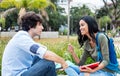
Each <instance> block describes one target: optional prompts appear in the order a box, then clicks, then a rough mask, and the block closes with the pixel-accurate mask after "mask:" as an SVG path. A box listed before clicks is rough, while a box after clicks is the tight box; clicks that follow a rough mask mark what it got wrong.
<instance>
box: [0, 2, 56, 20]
mask: <svg viewBox="0 0 120 76" xmlns="http://www.w3.org/2000/svg"><path fill="white" fill-rule="evenodd" d="M0 6H1V8H13V7H16V8H18V9H20V12H19V19H18V20H19V21H18V22H20V19H21V17H22V16H23V15H24V14H25V12H26V9H34V8H35V9H36V8H37V9H38V10H39V11H41V13H40V14H41V15H44V17H47V14H44V13H45V10H44V8H46V7H48V6H52V7H53V9H55V6H54V4H52V3H51V2H50V1H49V0H2V2H1V3H0ZM8 10H9V9H8ZM45 15H46V16H45ZM46 19H48V18H46Z"/></svg>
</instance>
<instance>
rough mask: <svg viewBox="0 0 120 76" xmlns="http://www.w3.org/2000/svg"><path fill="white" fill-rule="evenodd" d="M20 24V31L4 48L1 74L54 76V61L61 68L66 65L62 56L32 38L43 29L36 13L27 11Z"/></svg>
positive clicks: (3, 75) (9, 75) (10, 75)
mask: <svg viewBox="0 0 120 76" xmlns="http://www.w3.org/2000/svg"><path fill="white" fill-rule="evenodd" d="M21 26H22V31H19V32H17V34H16V35H15V36H14V37H13V38H12V39H11V40H10V41H9V43H8V44H7V46H6V48H5V51H4V54H3V58H2V76H56V72H55V64H54V62H57V63H60V64H61V65H62V67H63V69H65V68H67V67H68V65H67V64H66V62H65V61H64V59H63V58H61V57H60V56H58V55H56V54H55V53H53V52H51V51H49V50H48V49H47V47H45V46H43V45H41V44H39V43H36V42H35V41H34V40H33V39H32V38H33V37H35V36H36V35H40V34H41V32H42V30H43V29H44V28H43V26H42V20H41V18H40V17H39V16H38V15H37V14H35V13H34V12H27V13H26V14H25V15H24V16H23V17H22V24H21Z"/></svg>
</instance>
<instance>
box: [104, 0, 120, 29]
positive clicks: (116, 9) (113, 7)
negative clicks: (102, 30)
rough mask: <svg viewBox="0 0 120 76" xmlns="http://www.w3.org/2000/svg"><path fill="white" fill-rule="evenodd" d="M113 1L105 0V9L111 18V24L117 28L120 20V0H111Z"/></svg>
mask: <svg viewBox="0 0 120 76" xmlns="http://www.w3.org/2000/svg"><path fill="white" fill-rule="evenodd" d="M110 1H111V2H112V3H108V2H107V0H103V2H104V4H105V6H104V9H105V10H106V13H107V15H108V16H109V17H110V19H111V24H112V26H113V29H114V28H117V27H118V25H119V24H117V23H119V22H120V20H119V18H120V0H110Z"/></svg>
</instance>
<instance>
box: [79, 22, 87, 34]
mask: <svg viewBox="0 0 120 76" xmlns="http://www.w3.org/2000/svg"><path fill="white" fill-rule="evenodd" d="M79 25H80V31H81V34H82V35H87V34H89V32H88V24H87V23H86V22H85V21H84V20H80V22H79Z"/></svg>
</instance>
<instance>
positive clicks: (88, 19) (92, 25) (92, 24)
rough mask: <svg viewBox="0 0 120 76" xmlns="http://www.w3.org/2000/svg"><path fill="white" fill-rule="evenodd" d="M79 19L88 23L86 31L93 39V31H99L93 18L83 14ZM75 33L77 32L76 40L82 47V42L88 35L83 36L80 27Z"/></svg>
mask: <svg viewBox="0 0 120 76" xmlns="http://www.w3.org/2000/svg"><path fill="white" fill-rule="evenodd" d="M80 20H83V21H85V22H86V23H87V24H88V32H89V34H90V36H91V37H92V39H93V41H95V36H94V33H97V32H99V28H98V24H97V22H96V21H95V19H94V18H92V17H91V16H84V17H82V18H81V19H80ZM80 20H79V21H80ZM77 34H78V42H79V44H80V46H81V47H82V46H83V44H84V42H85V41H86V40H87V39H88V37H87V36H86V35H84V36H83V35H82V34H81V31H80V29H78V32H77Z"/></svg>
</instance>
